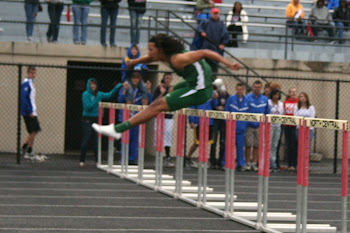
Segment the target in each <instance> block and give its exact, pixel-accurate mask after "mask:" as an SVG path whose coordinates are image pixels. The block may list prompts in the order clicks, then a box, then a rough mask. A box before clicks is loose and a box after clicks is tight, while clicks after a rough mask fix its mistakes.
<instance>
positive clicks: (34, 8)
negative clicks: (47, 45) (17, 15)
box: [24, 0, 39, 42]
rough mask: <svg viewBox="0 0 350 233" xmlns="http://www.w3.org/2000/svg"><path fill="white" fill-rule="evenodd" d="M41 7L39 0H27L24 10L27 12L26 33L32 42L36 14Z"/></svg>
mask: <svg viewBox="0 0 350 233" xmlns="http://www.w3.org/2000/svg"><path fill="white" fill-rule="evenodd" d="M38 9H39V0H25V1H24V10H25V13H26V34H27V40H28V41H29V42H31V41H32V40H33V30H34V22H35V18H36V15H37V13H38Z"/></svg>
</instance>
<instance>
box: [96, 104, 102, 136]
mask: <svg viewBox="0 0 350 233" xmlns="http://www.w3.org/2000/svg"><path fill="white" fill-rule="evenodd" d="M97 123H98V124H99V125H102V107H101V106H98V122H97ZM97 137H99V138H102V134H100V133H99V134H97Z"/></svg>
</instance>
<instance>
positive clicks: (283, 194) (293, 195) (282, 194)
mask: <svg viewBox="0 0 350 233" xmlns="http://www.w3.org/2000/svg"><path fill="white" fill-rule="evenodd" d="M235 194H237V195H245V196H246V195H249V194H250V195H253V196H256V195H257V193H256V192H235ZM269 195H271V196H276V195H278V196H292V197H295V193H269ZM310 195H312V196H325V197H331V196H332V197H339V194H317V193H313V194H310ZM339 198H340V197H339ZM269 201H270V200H269ZM282 201H283V200H282ZM285 201H287V200H285Z"/></svg>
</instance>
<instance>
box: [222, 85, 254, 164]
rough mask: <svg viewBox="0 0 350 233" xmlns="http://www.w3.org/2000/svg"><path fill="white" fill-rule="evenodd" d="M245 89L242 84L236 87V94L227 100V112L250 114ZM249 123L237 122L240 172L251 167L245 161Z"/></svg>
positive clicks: (237, 149) (237, 150) (237, 154)
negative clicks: (245, 145) (245, 141)
mask: <svg viewBox="0 0 350 233" xmlns="http://www.w3.org/2000/svg"><path fill="white" fill-rule="evenodd" d="M244 91H245V87H244V85H243V84H242V83H238V84H237V85H236V94H235V95H232V96H230V97H229V98H228V99H227V102H226V106H225V111H229V112H248V102H247V98H246V97H245V96H244ZM246 127H247V122H245V121H237V122H236V160H237V166H236V167H237V170H238V171H249V170H250V167H249V166H248V165H247V164H246V161H245V159H244V139H245V132H246Z"/></svg>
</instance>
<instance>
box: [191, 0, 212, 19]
mask: <svg viewBox="0 0 350 233" xmlns="http://www.w3.org/2000/svg"><path fill="white" fill-rule="evenodd" d="M213 7H215V3H214V2H213V1H212V0H197V2H196V11H195V16H196V19H197V23H198V24H199V23H200V22H201V21H202V20H204V19H209V18H210V10H211V8H213Z"/></svg>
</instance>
